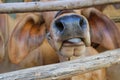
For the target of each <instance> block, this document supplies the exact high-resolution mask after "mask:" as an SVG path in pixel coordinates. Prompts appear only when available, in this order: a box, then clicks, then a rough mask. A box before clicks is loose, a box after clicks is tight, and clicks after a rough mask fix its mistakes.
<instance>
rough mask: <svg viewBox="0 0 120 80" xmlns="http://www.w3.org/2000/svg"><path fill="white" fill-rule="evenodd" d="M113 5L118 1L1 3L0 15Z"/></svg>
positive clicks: (71, 0)
mask: <svg viewBox="0 0 120 80" xmlns="http://www.w3.org/2000/svg"><path fill="white" fill-rule="evenodd" d="M115 3H120V0H58V1H49V2H42V1H41V2H24V3H22V2H21V3H1V4H0V13H23V12H40V11H55V10H63V9H78V8H84V7H90V6H96V5H98V6H99V5H107V4H115ZM63 4H64V5H63Z"/></svg>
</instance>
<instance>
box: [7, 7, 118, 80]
mask: <svg viewBox="0 0 120 80" xmlns="http://www.w3.org/2000/svg"><path fill="white" fill-rule="evenodd" d="M19 17H20V18H19V20H18V21H17V23H16V25H15V27H14V29H13V30H12V31H10V32H11V33H10V36H9V39H8V44H7V45H8V48H7V49H8V52H7V53H8V54H7V58H8V59H10V62H11V64H16V65H17V67H18V65H19V66H20V67H21V66H24V67H29V66H37V65H45V64H52V63H56V62H59V61H60V62H62V61H68V60H71V59H73V57H75V58H77V57H85V56H91V55H95V54H98V52H97V51H96V50H98V51H99V50H100V49H101V48H105V49H115V48H118V47H119V36H118V35H116V34H118V33H119V31H118V28H117V27H116V26H115V24H114V22H113V21H111V20H110V19H109V18H108V17H106V16H105V15H103V14H102V13H101V12H99V11H98V10H96V9H95V8H87V9H81V10H61V11H54V12H42V13H37V14H36V13H28V14H25V15H22V16H19ZM113 37H114V39H113ZM107 44H109V45H110V46H106V45H107ZM90 45H92V46H93V47H94V48H95V49H96V50H94V49H93V48H92V47H89V46H90ZM102 50H103V49H102ZM58 57H59V60H58ZM8 62H9V61H8ZM69 79H71V78H69ZM72 79H74V80H77V79H78V80H79V79H83V80H105V70H104V69H100V70H97V71H93V72H90V73H87V74H83V75H78V76H75V77H72Z"/></svg>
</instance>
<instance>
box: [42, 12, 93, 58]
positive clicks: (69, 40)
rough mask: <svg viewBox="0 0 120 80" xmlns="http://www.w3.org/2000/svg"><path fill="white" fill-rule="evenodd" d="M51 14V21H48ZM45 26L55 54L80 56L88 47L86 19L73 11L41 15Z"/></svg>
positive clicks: (88, 36) (88, 35) (88, 33)
mask: <svg viewBox="0 0 120 80" xmlns="http://www.w3.org/2000/svg"><path fill="white" fill-rule="evenodd" d="M51 13H52V15H53V16H52V17H51V19H52V20H48V19H49V17H47V16H48V15H49V16H50V14H51ZM43 14H45V16H44V15H43V17H44V18H45V22H46V26H47V39H48V41H49V43H50V45H51V46H52V47H53V48H54V49H55V50H56V51H57V53H58V54H59V55H61V56H64V57H68V58H69V57H72V56H80V55H81V54H83V53H84V51H85V47H86V46H90V44H91V41H90V31H89V24H88V21H87V19H86V18H85V17H84V16H83V15H80V14H78V13H77V12H76V11H73V10H61V11H58V12H46V13H43ZM48 21H49V22H48Z"/></svg>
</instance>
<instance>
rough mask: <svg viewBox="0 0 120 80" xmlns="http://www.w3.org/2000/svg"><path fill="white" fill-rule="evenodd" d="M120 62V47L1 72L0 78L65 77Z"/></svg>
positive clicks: (49, 78) (11, 79)
mask: <svg viewBox="0 0 120 80" xmlns="http://www.w3.org/2000/svg"><path fill="white" fill-rule="evenodd" d="M117 63H120V49H116V50H112V51H106V52H104V53H101V54H98V55H94V56H90V57H86V58H80V59H77V60H73V61H68V62H63V63H58V64H52V65H46V66H40V67H33V68H29V69H23V70H18V71H14V72H8V73H3V74H0V80H33V79H40V80H43V79H45V80H54V79H63V78H66V77H72V76H73V75H78V74H82V73H86V72H89V71H93V70H97V69H100V68H105V67H109V66H111V65H113V64H117Z"/></svg>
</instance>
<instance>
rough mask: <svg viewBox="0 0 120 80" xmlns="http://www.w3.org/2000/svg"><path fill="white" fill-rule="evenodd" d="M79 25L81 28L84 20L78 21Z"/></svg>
mask: <svg viewBox="0 0 120 80" xmlns="http://www.w3.org/2000/svg"><path fill="white" fill-rule="evenodd" d="M79 24H80V26H81V27H82V26H83V25H84V20H83V19H80V21H79Z"/></svg>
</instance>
